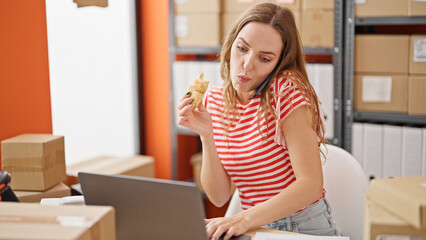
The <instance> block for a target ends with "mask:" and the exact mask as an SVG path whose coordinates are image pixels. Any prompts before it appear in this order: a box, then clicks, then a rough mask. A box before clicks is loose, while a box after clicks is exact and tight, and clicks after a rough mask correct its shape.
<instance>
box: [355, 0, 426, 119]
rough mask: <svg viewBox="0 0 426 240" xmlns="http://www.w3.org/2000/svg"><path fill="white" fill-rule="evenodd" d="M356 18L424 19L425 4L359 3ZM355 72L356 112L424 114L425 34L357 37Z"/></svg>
mask: <svg viewBox="0 0 426 240" xmlns="http://www.w3.org/2000/svg"><path fill="white" fill-rule="evenodd" d="M355 16H356V17H413V16H426V2H425V1H413V0H390V1H389V0H366V1H358V2H357V4H356V5H355ZM354 70H355V76H354V109H355V110H358V111H376V112H395V113H405V114H407V113H408V114H416V115H426V104H425V102H426V98H425V95H424V92H425V91H426V35H392V34H386V35H383V34H371V35H362V34H361V35H357V36H356V37H355V66H354Z"/></svg>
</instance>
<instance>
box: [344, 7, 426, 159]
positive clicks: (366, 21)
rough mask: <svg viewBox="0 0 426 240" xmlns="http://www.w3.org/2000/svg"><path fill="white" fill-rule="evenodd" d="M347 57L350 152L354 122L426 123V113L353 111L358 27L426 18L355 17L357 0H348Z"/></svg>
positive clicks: (422, 21) (347, 146)
mask: <svg viewBox="0 0 426 240" xmlns="http://www.w3.org/2000/svg"><path fill="white" fill-rule="evenodd" d="M345 8H346V9H345V16H346V17H345V57H344V62H345V64H344V82H343V86H344V90H343V101H344V103H345V104H344V117H343V136H344V139H343V147H344V148H345V149H346V150H347V151H349V152H350V151H351V148H352V124H353V122H354V121H355V122H370V123H379V124H382V123H387V124H398V125H413V126H419V127H425V126H426V116H417V115H408V114H400V113H384V112H383V113H382V112H357V111H354V110H353V72H354V44H355V27H356V26H385V25H386V26H389V25H423V24H424V25H426V17H368V18H355V4H354V1H347V2H346V7H345Z"/></svg>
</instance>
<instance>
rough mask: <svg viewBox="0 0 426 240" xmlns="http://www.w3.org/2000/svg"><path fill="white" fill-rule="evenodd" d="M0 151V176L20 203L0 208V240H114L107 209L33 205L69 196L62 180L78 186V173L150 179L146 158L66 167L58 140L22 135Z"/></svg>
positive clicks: (111, 214)
mask: <svg viewBox="0 0 426 240" xmlns="http://www.w3.org/2000/svg"><path fill="white" fill-rule="evenodd" d="M1 148H2V170H4V171H7V172H9V173H10V175H11V181H10V187H11V188H12V190H13V191H14V192H15V194H16V196H17V197H18V199H19V200H20V202H21V203H6V202H0V219H2V220H1V221H0V238H1V239H115V220H114V219H115V216H114V215H115V212H114V209H113V208H112V207H97V206H69V205H68V206H67V205H64V206H50V205H49V206H42V205H39V204H34V202H39V201H40V200H41V199H42V198H61V197H65V196H69V195H70V188H69V187H68V186H69V184H68V186H67V185H66V184H64V183H63V181H64V180H65V179H67V174H68V175H69V176H68V181H67V182H68V183H69V182H73V183H78V178H77V174H78V172H80V171H84V172H91V173H100V174H122V175H133V176H141V177H154V159H153V158H152V157H149V156H140V155H136V156H132V157H127V158H117V157H106V156H102V157H98V158H94V159H90V160H87V161H83V162H80V163H77V164H74V165H70V166H68V167H66V164H65V149H64V137H63V136H53V135H51V134H22V135H19V136H16V137H12V138H9V139H6V140H4V141H2V142H1ZM70 179H71V180H70ZM25 202H31V203H25Z"/></svg>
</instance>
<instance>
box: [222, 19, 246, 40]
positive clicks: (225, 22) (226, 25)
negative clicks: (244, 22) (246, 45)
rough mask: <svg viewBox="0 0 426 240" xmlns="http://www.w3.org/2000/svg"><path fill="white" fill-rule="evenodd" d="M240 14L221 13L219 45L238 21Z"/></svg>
mask: <svg viewBox="0 0 426 240" xmlns="http://www.w3.org/2000/svg"><path fill="white" fill-rule="evenodd" d="M240 15H241V13H239V12H222V13H221V15H220V16H221V21H220V36H221V37H220V39H221V41H222V42H221V43H223V40H224V39H225V37H226V36H227V34H228V33H229V32H230V31H231V29H232V27H233V26H234V24H235V22H236V21H237V20H238V18H239V16H240Z"/></svg>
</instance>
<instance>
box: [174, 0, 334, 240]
mask: <svg viewBox="0 0 426 240" xmlns="http://www.w3.org/2000/svg"><path fill="white" fill-rule="evenodd" d="M221 75H222V78H223V80H224V83H223V85H222V86H220V87H212V88H211V89H209V90H208V91H207V93H206V95H205V97H204V100H203V103H202V104H200V105H199V107H198V108H197V109H195V108H194V106H193V105H192V104H191V102H192V98H191V96H190V93H187V94H186V95H185V96H184V97H183V98H182V99H181V102H180V103H179V119H178V123H179V124H180V125H182V126H185V127H188V128H190V129H192V130H194V131H196V132H197V133H198V134H199V135H200V138H201V142H202V150H203V164H202V170H201V182H202V185H203V187H204V189H205V191H206V194H207V196H208V198H209V200H210V201H211V202H212V203H213V204H215V205H216V206H222V205H224V204H225V203H226V202H227V201H228V200H229V197H230V195H231V192H230V191H231V180H232V181H233V182H234V183H235V185H236V186H237V188H238V192H239V196H240V198H241V204H242V207H243V209H244V211H242V212H240V213H238V214H236V215H234V216H230V217H226V218H214V219H208V220H206V228H207V234H208V236H209V237H211V238H212V239H218V238H219V237H220V236H221V235H222V234H223V233H226V235H225V238H226V239H229V238H230V237H231V236H238V235H241V234H243V233H245V232H246V231H247V230H249V229H252V228H256V227H260V226H264V225H266V226H267V227H269V228H273V229H279V230H285V231H294V232H300V233H306V234H313V235H340V232H339V230H338V228H337V226H336V225H335V223H334V222H333V220H332V218H331V215H330V208H329V206H328V205H327V202H326V200H325V198H324V196H325V190H324V189H323V175H322V166H321V159H320V154H321V153H320V150H319V146H320V144H321V143H323V142H324V127H323V120H322V117H321V110H320V107H319V101H318V98H317V96H316V94H315V92H314V90H313V88H312V86H311V84H310V83H309V80H308V76H307V74H306V70H305V61H304V56H303V54H302V47H301V43H300V38H299V34H298V32H297V28H296V24H295V21H294V17H293V14H292V12H291V11H290V10H288V9H286V8H282V7H280V6H279V5H277V4H273V3H262V4H259V5H256V6H254V7H252V8H251V9H249V10H247V11H246V12H245V13H244V14H243V15H242V16H241V17H240V19H239V20H238V21H237V22H236V24H235V25H234V27H233V28H232V30H231V32H230V33H229V34H228V36H227V38H226V39H225V41H224V44H223V48H222V52H221ZM268 76H269V77H268Z"/></svg>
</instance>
